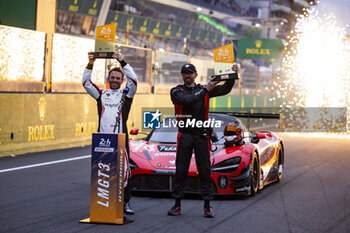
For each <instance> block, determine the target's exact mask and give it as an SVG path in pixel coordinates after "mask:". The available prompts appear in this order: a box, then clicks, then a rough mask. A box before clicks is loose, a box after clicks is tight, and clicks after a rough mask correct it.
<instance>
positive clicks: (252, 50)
mask: <svg viewBox="0 0 350 233" xmlns="http://www.w3.org/2000/svg"><path fill="white" fill-rule="evenodd" d="M254 43H255V47H256V48H246V50H245V52H246V54H258V55H271V51H270V49H262V48H261V46H262V41H261V40H256V41H255V42H254Z"/></svg>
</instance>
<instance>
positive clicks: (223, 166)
mask: <svg viewBox="0 0 350 233" xmlns="http://www.w3.org/2000/svg"><path fill="white" fill-rule="evenodd" d="M240 162H241V157H233V158H230V159H226V160H224V161H222V162H220V163H217V164H215V165H214V166H213V167H212V169H211V170H212V171H213V172H219V173H231V172H234V171H236V170H237V168H238V167H239V164H240Z"/></svg>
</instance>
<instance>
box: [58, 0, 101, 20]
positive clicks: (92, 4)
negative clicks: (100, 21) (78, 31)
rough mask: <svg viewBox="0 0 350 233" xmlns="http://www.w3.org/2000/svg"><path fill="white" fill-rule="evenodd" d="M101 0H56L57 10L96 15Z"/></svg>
mask: <svg viewBox="0 0 350 233" xmlns="http://www.w3.org/2000/svg"><path fill="white" fill-rule="evenodd" d="M102 2H103V0H58V1H57V10H61V11H67V12H71V13H78V14H83V15H91V16H96V17H97V16H98V13H99V12H100V9H101V6H102Z"/></svg>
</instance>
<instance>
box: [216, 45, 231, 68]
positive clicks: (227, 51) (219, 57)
mask: <svg viewBox="0 0 350 233" xmlns="http://www.w3.org/2000/svg"><path fill="white" fill-rule="evenodd" d="M213 53H214V62H222V63H234V61H235V58H234V55H233V44H232V43H231V44H228V45H225V46H222V47H220V48H216V49H214V50H213Z"/></svg>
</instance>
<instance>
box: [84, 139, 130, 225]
mask: <svg viewBox="0 0 350 233" xmlns="http://www.w3.org/2000/svg"><path fill="white" fill-rule="evenodd" d="M124 156H126V150H125V134H124V133H120V134H111V133H94V134H92V149H91V187H90V218H86V219H83V220H80V222H81V223H108V224H125V223H129V222H132V221H131V220H129V219H127V218H123V211H124V159H125V157H124Z"/></svg>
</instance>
